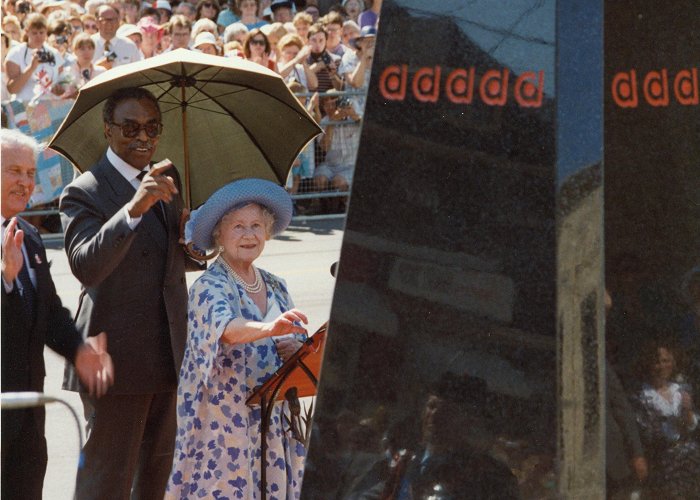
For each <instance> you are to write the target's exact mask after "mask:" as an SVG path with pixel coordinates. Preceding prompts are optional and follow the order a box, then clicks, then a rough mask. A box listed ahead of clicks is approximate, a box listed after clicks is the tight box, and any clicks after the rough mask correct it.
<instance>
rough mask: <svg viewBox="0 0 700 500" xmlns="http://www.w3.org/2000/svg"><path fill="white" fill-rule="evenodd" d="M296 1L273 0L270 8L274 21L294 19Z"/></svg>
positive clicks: (282, 21)
mask: <svg viewBox="0 0 700 500" xmlns="http://www.w3.org/2000/svg"><path fill="white" fill-rule="evenodd" d="M293 8H294V3H293V2H290V1H289V0H272V3H271V4H270V10H271V11H272V21H273V22H275V23H282V24H284V23H289V22H292V20H293V19H294V13H293V11H292V9H293Z"/></svg>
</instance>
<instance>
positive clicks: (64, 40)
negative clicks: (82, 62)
mask: <svg viewBox="0 0 700 500" xmlns="http://www.w3.org/2000/svg"><path fill="white" fill-rule="evenodd" d="M56 43H57V44H58V45H63V44H64V43H68V37H67V36H66V35H58V36H57V37H56Z"/></svg>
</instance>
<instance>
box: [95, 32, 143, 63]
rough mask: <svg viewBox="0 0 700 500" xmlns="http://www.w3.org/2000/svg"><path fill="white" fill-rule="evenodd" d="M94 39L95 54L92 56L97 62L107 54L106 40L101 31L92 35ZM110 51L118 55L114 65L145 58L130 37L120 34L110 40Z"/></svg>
mask: <svg viewBox="0 0 700 500" xmlns="http://www.w3.org/2000/svg"><path fill="white" fill-rule="evenodd" d="M92 40H93V41H94V42H95V55H94V57H93V58H92V62H96V61H99V60H100V59H102V58H103V57H104V56H105V43H106V40H105V39H104V38H102V37H101V36H100V34H99V33H95V34H94V35H92ZM109 51H110V52H114V53H115V54H116V55H117V58H116V59H115V60H114V61H113V62H112V67H115V66H120V65H122V64H128V63H131V62H136V61H140V60H141V59H143V55H142V54H141V51H140V50H139V49H138V47H137V46H136V44H135V43H134V42H132V41H131V40H129V39H128V38H126V37H123V36H119V35H117V36H115V37H114V38H112V39H111V40H110V41H109Z"/></svg>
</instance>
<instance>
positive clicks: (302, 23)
mask: <svg viewBox="0 0 700 500" xmlns="http://www.w3.org/2000/svg"><path fill="white" fill-rule="evenodd" d="M313 23H314V20H313V18H312V17H311V16H310V15H309V14H307V13H306V12H298V13H297V14H296V15H295V16H294V20H293V21H292V24H293V25H294V29H295V30H296V32H297V35H299V38H301V39H302V40H303V41H304V43H305V44H306V43H307V42H308V41H309V28H311V25H312V24H313Z"/></svg>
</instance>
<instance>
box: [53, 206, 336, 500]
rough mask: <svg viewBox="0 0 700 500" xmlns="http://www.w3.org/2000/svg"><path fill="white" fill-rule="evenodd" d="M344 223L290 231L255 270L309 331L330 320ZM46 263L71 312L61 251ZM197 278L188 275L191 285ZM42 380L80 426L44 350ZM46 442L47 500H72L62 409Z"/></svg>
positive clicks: (66, 418) (70, 444)
mask: <svg viewBox="0 0 700 500" xmlns="http://www.w3.org/2000/svg"><path fill="white" fill-rule="evenodd" d="M343 224H344V219H334V220H326V221H315V222H307V223H303V224H294V225H292V226H291V227H290V228H289V229H288V230H287V231H286V232H285V233H283V234H282V235H281V236H280V237H279V238H276V239H274V240H272V241H270V242H268V244H267V246H266V248H265V252H264V254H263V256H261V257H260V259H259V260H258V264H259V265H260V267H262V268H264V269H266V270H268V271H271V272H272V273H275V274H277V275H279V276H282V277H283V278H285V279H286V281H287V285H288V286H289V289H290V291H291V293H292V297H293V298H294V301H295V303H296V305H297V307H298V308H299V309H300V310H302V311H303V312H305V313H306V314H307V315H308V317H309V330H310V331H314V330H315V329H316V328H317V327H318V326H320V325H321V324H322V323H323V322H324V321H326V320H327V319H328V316H329V314H330V306H331V299H332V294H333V286H334V280H333V278H332V277H331V276H330V274H329V268H330V265H331V264H332V263H333V262H334V261H336V260H337V259H338V256H339V253H340V246H341V240H342V235H343V232H342V229H343ZM48 258H49V260H50V261H52V262H53V264H52V267H51V271H52V275H53V278H54V281H55V283H56V288H57V289H58V293H59V295H60V296H61V299H62V300H63V303H64V305H65V306H66V307H68V308H69V309H70V310H71V311H75V308H76V306H77V303H78V295H79V293H80V285H79V284H78V282H77V280H76V279H75V278H73V276H72V275H71V273H70V269H69V268H68V262H67V259H66V256H65V253H64V251H63V248H62V247H60V246H57V245H52V248H49V249H48ZM198 275H199V273H189V274H188V282H189V283H192V281H194V280H195V279H196V278H197V276H198ZM45 358H46V365H47V366H46V368H47V377H46V384H45V392H46V393H47V394H50V395H52V396H56V397H60V398H61V399H63V400H64V401H66V402H67V403H68V404H70V405H71V406H72V407H73V408H74V409H75V411H76V412H77V414H78V416H79V417H80V419H81V427H82V425H83V420H82V407H81V404H80V398H79V397H78V396H77V394H75V393H71V392H67V391H63V390H61V381H62V377H63V360H62V358H60V357H59V356H57V355H56V354H54V353H53V352H52V351H50V350H48V349H46V351H45ZM46 437H47V441H48V448H49V465H48V470H47V472H46V479H45V481H44V498H45V499H46V500H64V499H65V500H68V499H71V498H73V489H74V479H75V472H76V470H77V463H78V452H79V446H78V442H79V434H78V429H77V425H76V423H75V420H74V419H73V417H72V415H71V413H70V411H69V410H68V409H66V408H65V407H64V406H63V405H60V404H52V405H49V406H48V407H47V419H46Z"/></svg>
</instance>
